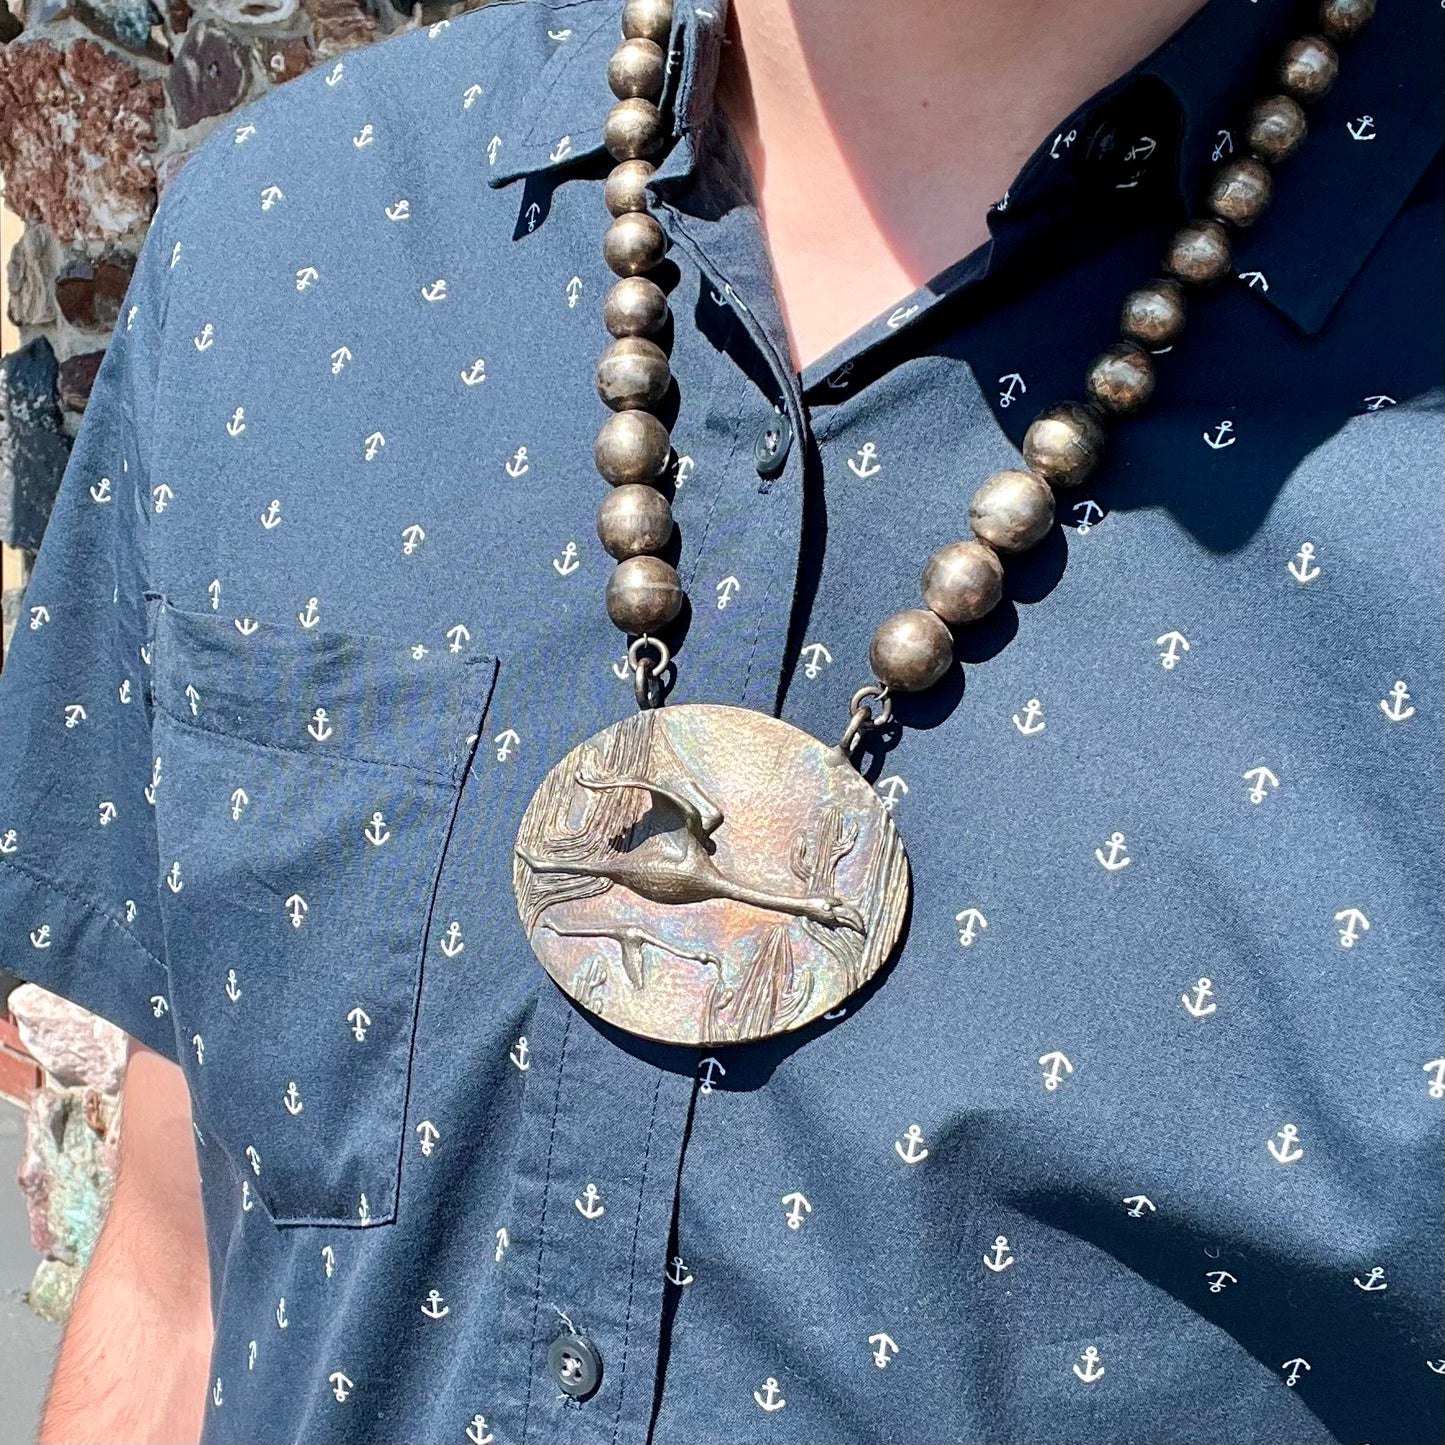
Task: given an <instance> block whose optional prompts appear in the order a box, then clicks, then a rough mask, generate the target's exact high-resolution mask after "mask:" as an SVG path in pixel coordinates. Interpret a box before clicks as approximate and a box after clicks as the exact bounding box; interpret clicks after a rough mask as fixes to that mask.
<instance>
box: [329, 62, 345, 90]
mask: <svg viewBox="0 0 1445 1445" xmlns="http://www.w3.org/2000/svg"><path fill="white" fill-rule="evenodd" d="M344 73H345V70H344V67H343V66H342V63H341V62H340V61H339V60H338V61H337V62H336V64H335V65H333V66H332V67H331V69H330V70H329V71H328V72H327V74H326V83H327V85H335V84H337V82H338V81H340V79H341V77H342V75H343V74H344Z"/></svg>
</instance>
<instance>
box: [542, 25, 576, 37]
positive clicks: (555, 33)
mask: <svg viewBox="0 0 1445 1445" xmlns="http://www.w3.org/2000/svg"><path fill="white" fill-rule="evenodd" d="M571 36H572V30H571V27H570V26H569V27H568V28H567V29H565V30H548V32H547V39H548V40H556V41H562V40H569V39H570V38H571Z"/></svg>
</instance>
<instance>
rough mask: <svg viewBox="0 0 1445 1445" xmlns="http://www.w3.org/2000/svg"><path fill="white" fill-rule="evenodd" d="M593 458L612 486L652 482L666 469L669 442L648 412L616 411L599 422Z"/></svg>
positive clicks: (670, 452)
mask: <svg viewBox="0 0 1445 1445" xmlns="http://www.w3.org/2000/svg"><path fill="white" fill-rule="evenodd" d="M592 455H593V459H594V460H595V461H596V463H597V470H598V471H599V472H601V473H602V475H603V476H604V477H605V478H606V479H607V480H608V481H609V482H611V483H612V485H613V486H614V487H622V486H626V485H627V484H628V483H629V482H653V481H656V480H657V478H658V477H660V476H661V475H662V474H663V472H665V471H666V470H667V462H668V458H669V457H670V456H671V455H672V439H671V437H669V436H668V433H667V428H666V427H665V426H663V424H662V423H661V422H660V421H658V419H657V418H656V417H655V416H653V414H652V413H651V412H650V411H619V412H617V413H616V414H615V415H614V416H609V417H608V418H607V420H606V421H605V422H603V423H602V429H601V430H600V431H599V432H598V433H597V444H596V446H595V447H594V448H593V450H592Z"/></svg>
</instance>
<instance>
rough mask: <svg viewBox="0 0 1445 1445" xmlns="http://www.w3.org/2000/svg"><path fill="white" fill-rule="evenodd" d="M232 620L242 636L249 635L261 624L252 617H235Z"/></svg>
mask: <svg viewBox="0 0 1445 1445" xmlns="http://www.w3.org/2000/svg"><path fill="white" fill-rule="evenodd" d="M232 620H233V621H234V622H235V624H236V631H237V632H239V633H240V634H241V636H242V637H250V636H251V634H252V633H253V632H255V631H256V629H257V628H258V627H260V625H261V624H260V623H259V622H257V621H256V619H255V618H254V617H237V618H234V619H232Z"/></svg>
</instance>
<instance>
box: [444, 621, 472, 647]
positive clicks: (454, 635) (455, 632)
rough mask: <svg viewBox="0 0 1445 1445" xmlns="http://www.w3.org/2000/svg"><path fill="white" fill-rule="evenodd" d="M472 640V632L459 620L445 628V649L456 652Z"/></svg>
mask: <svg viewBox="0 0 1445 1445" xmlns="http://www.w3.org/2000/svg"><path fill="white" fill-rule="evenodd" d="M471 640H472V634H471V633H470V632H468V631H467V629H466V628H465V627H463V626H462V624H461V623H460V622H458V623H456V624H454V625H453V626H451V627H448V628H447V651H448V652H451V653H458V652H460V651H461V650H462V648H464V647H465V646H466V645H467V643H469V642H470V641H471Z"/></svg>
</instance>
